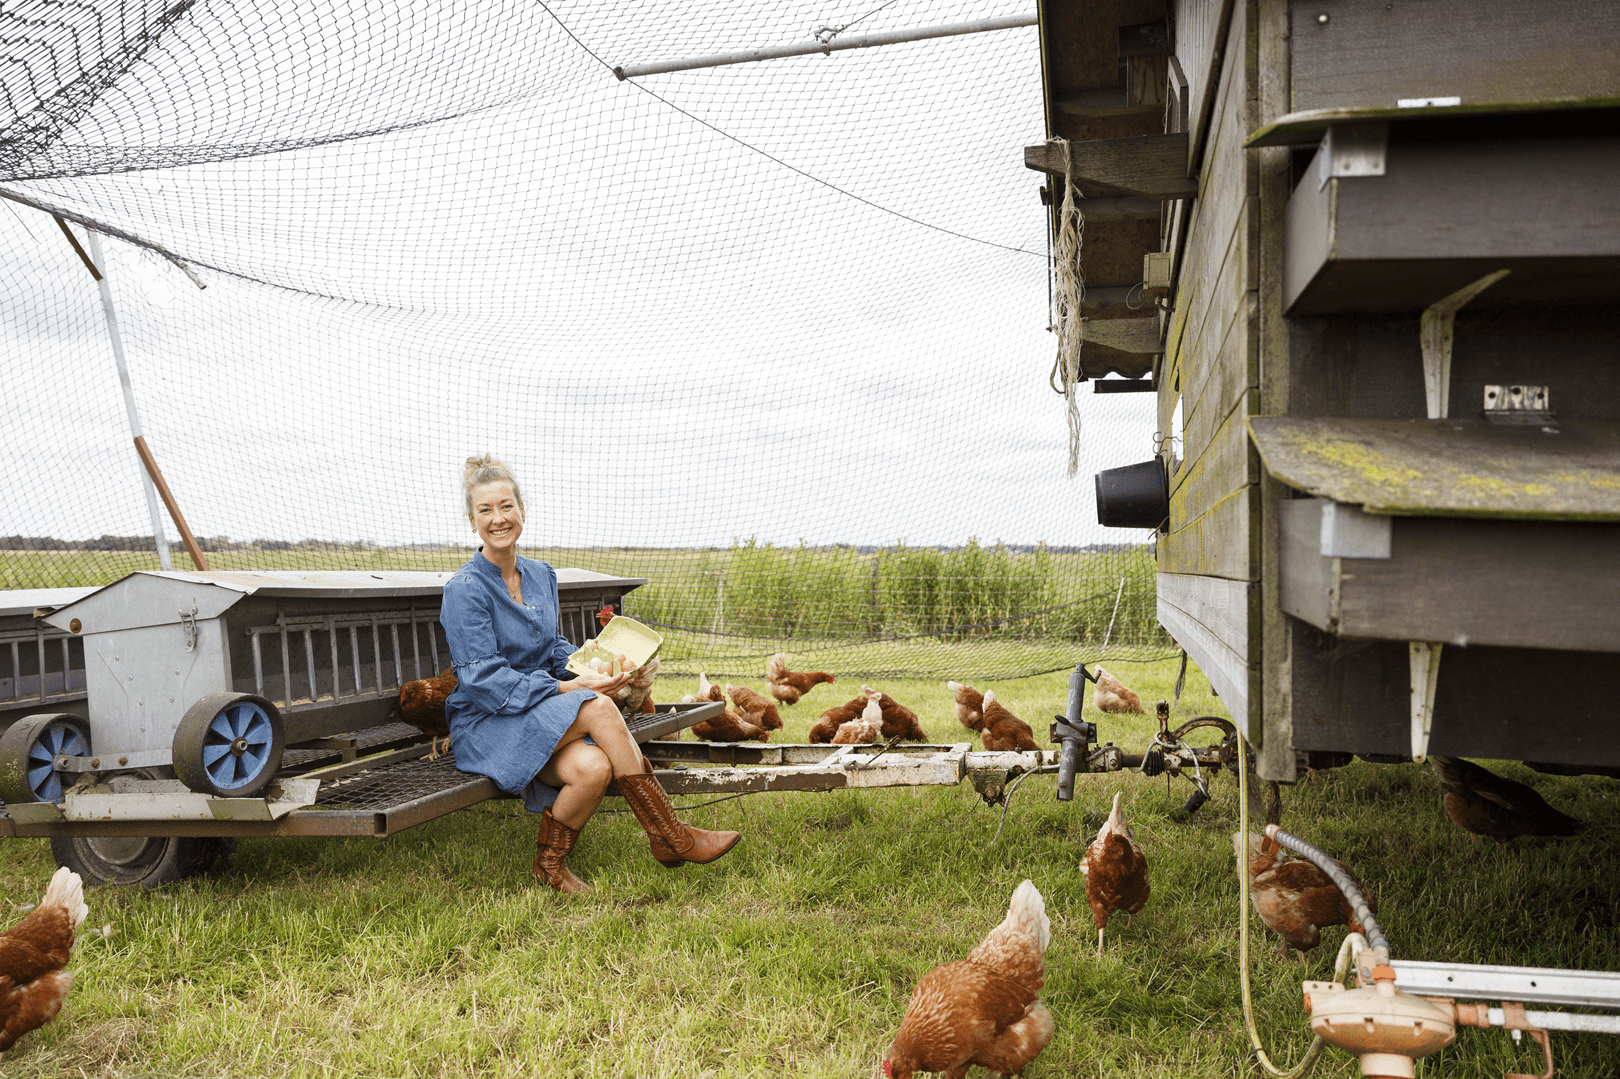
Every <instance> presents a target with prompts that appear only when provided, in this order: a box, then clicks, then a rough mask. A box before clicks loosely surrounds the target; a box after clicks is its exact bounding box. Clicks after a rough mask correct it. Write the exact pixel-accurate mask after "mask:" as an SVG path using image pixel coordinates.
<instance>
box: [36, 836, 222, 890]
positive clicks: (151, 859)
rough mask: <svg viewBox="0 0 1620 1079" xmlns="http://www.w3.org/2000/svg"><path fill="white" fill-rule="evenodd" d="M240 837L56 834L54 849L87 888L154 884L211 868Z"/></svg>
mask: <svg viewBox="0 0 1620 1079" xmlns="http://www.w3.org/2000/svg"><path fill="white" fill-rule="evenodd" d="M236 844H237V840H236V839H235V838H227V837H220V836H209V837H206V838H181V837H179V836H152V837H146V836H139V837H130V836H124V837H119V838H110V837H106V836H97V837H71V838H68V837H57V838H55V839H52V840H51V854H52V855H53V856H54V857H55V858H56V864H57V865H65V866H67V867H68V868H69V869H71V870H73V872H75V873H77V874H78V875H79V876H80V877H82V878H84V886H85V887H86V888H100V887H102V886H103V885H107V884H138V885H140V886H141V887H142V888H156V887H158V886H159V885H163V884H172V883H174V882H175V881H178V880H185V879H186V878H188V877H195V876H197V875H199V874H201V873H206V872H208V871H209V870H210V869H213V868H214V867H215V866H216V865H218V864H219V863H220V862H222V861H224V860H225V859H226V858H229V857H230V856H231V852H233V851H234V850H236Z"/></svg>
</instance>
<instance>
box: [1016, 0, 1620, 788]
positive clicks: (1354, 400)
mask: <svg viewBox="0 0 1620 1079" xmlns="http://www.w3.org/2000/svg"><path fill="white" fill-rule="evenodd" d="M1041 11H1042V16H1041V48H1042V63H1043V70H1044V86H1045V106H1046V115H1047V129H1048V132H1049V134H1050V135H1051V136H1053V138H1051V139H1049V141H1048V142H1047V143H1045V144H1043V145H1039V146H1031V147H1028V148H1026V150H1025V164H1026V165H1027V166H1028V167H1030V168H1032V169H1036V170H1039V171H1042V172H1044V173H1045V174H1046V175H1047V183H1046V185H1045V187H1044V189H1043V192H1042V194H1043V200H1044V201H1045V202H1047V203H1048V204H1049V206H1050V207H1051V211H1050V212H1051V215H1052V224H1053V228H1054V235H1058V234H1059V233H1060V232H1061V226H1062V224H1063V222H1062V220H1061V218H1062V216H1063V212H1064V211H1063V199H1064V195H1065V194H1066V193H1068V191H1069V188H1071V187H1072V188H1073V194H1074V195H1075V196H1078V197H1077V198H1075V199H1074V200H1073V205H1074V207H1075V212H1077V213H1078V214H1079V215H1081V216H1082V217H1083V219H1084V228H1083V232H1081V233H1080V237H1079V249H1080V250H1079V256H1078V259H1077V262H1078V266H1077V267H1075V269H1077V270H1078V271H1079V273H1080V274H1081V275H1083V280H1084V283H1085V294H1084V301H1083V310H1082V314H1083V315H1084V316H1085V317H1086V319H1087V321H1085V322H1084V323H1083V324H1082V329H1081V336H1082V341H1081V351H1080V360H1079V365H1078V369H1077V370H1075V371H1073V372H1072V373H1073V375H1074V381H1076V382H1085V381H1093V382H1094V385H1095V388H1096V390H1097V391H1098V392H1104V391H1132V390H1135V391H1143V392H1152V393H1155V394H1156V395H1157V401H1158V424H1157V426H1158V434H1157V436H1156V442H1155V445H1153V446H1144V447H1143V449H1144V451H1148V452H1153V453H1155V456H1154V457H1153V458H1152V459H1150V460H1149V461H1147V462H1144V464H1143V465H1141V466H1136V467H1134V468H1132V469H1128V470H1115V471H1114V472H1113V473H1105V474H1103V475H1101V476H1099V478H1098V484H1097V490H1098V500H1099V501H1098V511H1099V517H1100V519H1101V520H1102V521H1103V523H1105V524H1114V525H1127V526H1139V527H1143V528H1147V529H1153V530H1154V531H1155V532H1156V536H1155V540H1156V551H1157V559H1158V614H1159V620H1160V622H1161V623H1162V624H1163V625H1164V627H1165V628H1166V629H1167V630H1169V632H1170V633H1171V634H1172V635H1173V636H1174V637H1175V639H1176V640H1177V642H1178V643H1179V644H1181V645H1182V647H1183V648H1185V649H1186V651H1187V653H1188V654H1189V655H1190V656H1191V657H1192V659H1193V660H1195V661H1196V662H1197V664H1198V666H1199V667H1200V668H1201V669H1202V670H1203V671H1204V673H1205V674H1206V675H1208V677H1209V679H1210V681H1211V683H1212V684H1213V686H1214V688H1215V690H1216V691H1217V692H1218V693H1219V694H1220V696H1221V698H1222V700H1223V701H1225V703H1226V704H1227V706H1228V707H1229V708H1230V709H1231V712H1232V715H1233V717H1234V718H1235V719H1237V720H1238V721H1239V722H1240V723H1241V724H1242V725H1243V726H1244V727H1245V728H1246V733H1247V736H1248V738H1249V740H1250V741H1251V742H1252V743H1253V744H1254V745H1255V746H1257V747H1258V750H1259V762H1258V767H1259V772H1260V775H1261V776H1262V777H1264V778H1267V779H1278V780H1284V781H1291V780H1293V778H1294V776H1295V771H1296V768H1298V767H1299V766H1300V765H1301V764H1310V765H1312V766H1315V767H1321V766H1324V765H1330V764H1332V763H1334V762H1336V761H1344V760H1348V759H1349V757H1348V755H1349V754H1358V755H1361V756H1363V757H1365V758H1368V759H1371V760H1375V761H1393V760H1408V759H1412V760H1418V761H1422V760H1423V759H1424V758H1425V756H1426V755H1427V754H1429V753H1431V752H1433V753H1440V754H1446V755H1454V756H1482V757H1492V758H1514V759H1518V760H1524V761H1527V762H1533V765H1534V766H1535V767H1541V768H1544V769H1547V770H1552V771H1563V772H1570V771H1575V772H1578V771H1597V772H1609V773H1611V774H1614V772H1615V770H1616V769H1620V741H1617V740H1616V739H1615V738H1614V737H1613V735H1614V731H1613V729H1612V728H1613V723H1612V721H1610V720H1608V719H1606V718H1604V717H1605V716H1607V715H1608V714H1610V713H1612V711H1613V704H1612V701H1613V694H1614V692H1615V689H1616V687H1617V686H1620V334H1617V332H1616V329H1615V327H1616V324H1617V322H1616V316H1617V315H1620V306H1617V302H1620V204H1617V202H1616V200H1615V198H1614V193H1615V177H1616V176H1617V175H1620V134H1616V132H1617V131H1620V123H1617V121H1620V63H1617V61H1616V57H1620V8H1617V7H1616V6H1615V5H1613V4H1611V3H1606V2H1603V0H1561V2H1556V3H1537V4H1531V3H1521V2H1513V0H1495V2H1486V0H1402V2H1398V3H1389V2H1385V0H1376V2H1375V0H1318V2H1311V3H1306V2H1303V0H1252V2H1248V3H1235V2H1233V0H1225V2H1219V0H1177V2H1175V3H1172V4H1168V5H1166V4H1163V3H1159V2H1157V0H1102V2H1098V3H1084V4H1082V3H1057V2H1048V3H1045V4H1043V5H1042V8H1041ZM1062 273H1063V268H1062V267H1060V268H1059V274H1060V275H1061V274H1062ZM1137 294H1139V295H1140V296H1141V297H1143V299H1142V300H1141V301H1137V300H1136V295H1137ZM1105 376H1123V377H1105ZM1514 687H1521V688H1522V689H1524V690H1526V691H1525V692H1517V691H1514Z"/></svg>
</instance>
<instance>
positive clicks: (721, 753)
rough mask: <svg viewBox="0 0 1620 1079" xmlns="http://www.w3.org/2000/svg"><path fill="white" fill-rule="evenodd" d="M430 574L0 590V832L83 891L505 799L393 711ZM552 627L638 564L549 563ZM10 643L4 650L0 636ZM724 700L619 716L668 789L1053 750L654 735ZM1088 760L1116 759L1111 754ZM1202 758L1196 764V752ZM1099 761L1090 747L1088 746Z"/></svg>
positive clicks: (436, 581) (160, 878) (1001, 761)
mask: <svg viewBox="0 0 1620 1079" xmlns="http://www.w3.org/2000/svg"><path fill="white" fill-rule="evenodd" d="M448 577H449V574H448V573H424V572H384V573H367V572H319V573H299V572H283V571H256V572H235V573H218V572H207V571H204V572H141V573H135V574H131V575H130V576H128V577H125V578H123V579H122V580H120V581H117V582H115V583H113V584H111V585H108V586H106V587H104V588H100V589H92V588H80V589H49V590H35V591H29V592H10V593H0V664H3V663H4V662H5V661H7V660H9V664H10V665H9V667H5V666H3V665H0V717H3V718H4V719H6V720H7V721H8V725H7V726H6V728H5V730H4V733H3V734H0V798H3V799H4V804H3V805H0V837H39V838H49V839H50V841H51V849H52V852H53V854H55V856H56V859H57V861H58V862H59V863H60V864H63V865H66V866H69V867H70V868H72V869H74V870H75V871H76V872H79V873H80V874H81V875H83V876H84V877H85V878H86V880H87V881H88V882H90V883H92V884H104V883H141V884H146V885H155V884H160V883H163V882H165V881H170V880H176V879H180V878H183V877H186V876H190V875H193V874H195V873H199V872H203V871H206V870H207V869H209V868H210V867H211V866H212V865H213V864H214V863H215V862H217V861H218V860H219V859H220V858H221V857H223V856H225V855H227V854H229V853H230V851H231V850H232V848H233V847H234V846H235V844H236V841H237V840H238V839H239V838H241V837H244V836H377V837H382V836H388V835H392V834H393V833H395V832H399V831H402V830H404V829H406V828H410V827H412V826H414V825H417V824H421V823H423V822H425V821H429V820H432V819H434V818H437V817H440V816H443V815H444V814H446V813H450V812H453V811H455V810H457V809H462V808H465V807H467V806H470V805H474V804H477V803H478V802H482V801H485V800H487V799H490V798H495V797H501V796H503V794H502V792H501V791H499V790H498V789H497V788H496V787H495V785H494V784H493V783H491V782H490V781H489V780H488V779H486V778H484V777H483V776H478V775H471V774H468V773H465V772H461V771H458V770H457V768H456V765H455V758H454V756H453V750H452V754H450V755H445V756H441V757H438V758H437V759H434V760H427V759H424V757H423V754H424V751H425V750H426V749H427V746H428V743H427V741H426V736H425V735H423V734H422V732H421V731H419V730H417V729H416V728H415V727H412V726H410V725H409V724H405V723H399V722H394V721H393V718H392V716H391V715H390V713H391V712H392V711H393V709H394V706H395V703H396V701H397V700H398V696H399V691H400V688H401V686H403V685H404V683H406V682H408V681H412V680H414V679H418V678H426V677H429V676H432V675H434V674H437V673H438V672H439V671H440V670H442V669H443V668H444V667H445V666H448V665H449V649H448V646H447V644H446V642H445V638H444V630H443V628H442V627H441V626H440V625H439V605H440V601H441V598H442V594H443V586H444V581H445V580H446V579H447V578H448ZM557 577H558V592H559V598H560V600H561V607H562V617H561V623H562V631H563V634H564V636H566V637H568V639H570V640H571V641H573V642H574V643H575V644H582V643H583V642H584V641H585V639H586V638H588V637H590V636H594V630H595V628H596V623H597V618H598V615H599V613H600V612H602V610H603V609H604V608H608V609H612V610H613V611H614V612H615V613H619V612H621V611H622V609H623V597H624V595H625V593H627V592H629V591H630V590H632V589H634V588H637V587H640V586H641V585H642V584H645V583H646V581H645V579H643V578H624V577H612V576H608V575H605V574H600V573H595V572H592V571H589V570H580V569H559V570H558V571H557ZM8 645H9V648H8V647H7V646H8ZM723 708H724V705H723V704H719V703H711V702H704V703H699V704H660V705H658V706H657V710H656V712H654V713H653V714H651V715H643V716H639V717H632V718H631V720H630V727H631V731H632V733H633V734H634V735H635V737H636V739H637V740H638V741H639V742H641V743H642V746H643V752H644V753H645V754H646V755H647V756H648V758H649V759H650V760H652V761H654V762H655V764H656V765H658V771H657V775H658V777H659V781H660V783H661V784H662V785H663V786H664V787H665V788H666V789H667V790H668V791H670V792H671V793H672V794H694V793H705V792H715V791H729V792H742V791H819V790H831V789H837V788H859V787H882V786H916V785H954V784H957V783H959V782H961V781H962V780H963V779H964V778H966V777H968V776H969V775H970V774H972V775H974V776H976V777H980V778H979V786H980V790H981V792H986V793H987V795H988V796H990V797H994V796H995V795H996V794H997V793H999V791H1000V789H1001V785H1002V784H1004V783H1005V782H1006V780H1007V779H1009V778H1010V777H1011V776H1013V775H1017V774H1020V773H1022V772H1025V771H1030V770H1034V769H1038V768H1043V767H1047V766H1050V765H1051V763H1052V761H1053V760H1054V759H1055V755H1054V754H1053V753H1051V752H1040V751H1036V752H1033V753H1016V752H1014V753H993V752H992V753H973V752H969V750H970V744H969V743H966V742H962V743H955V744H950V745H923V744H908V745H905V746H891V747H888V748H887V749H886V748H885V747H882V746H856V745H838V746H824V745H758V744H755V743H746V744H742V745H734V744H731V743H706V742H677V741H661V740H660V739H662V738H663V737H664V736H667V735H669V734H672V733H675V732H678V731H680V730H682V729H684V728H686V727H689V726H691V725H693V724H694V723H699V722H702V721H703V720H706V719H712V718H714V717H716V716H718V715H719V714H720V713H721V711H722V710H723ZM1108 749H1109V750H1111V751H1112V754H1113V756H1112V757H1111V758H1108V759H1107V760H1106V761H1105V762H1104V763H1103V765H1102V766H1103V767H1111V768H1116V769H1117V768H1118V767H1120V764H1121V761H1122V760H1124V758H1121V757H1120V754H1119V752H1118V751H1117V750H1112V747H1108ZM1213 752H1214V751H1213V750H1212V751H1205V754H1204V758H1203V759H1204V760H1205V762H1206V763H1213V757H1212V756H1211V754H1212V753H1213ZM1099 753H1102V754H1103V757H1107V753H1105V752H1104V751H1099Z"/></svg>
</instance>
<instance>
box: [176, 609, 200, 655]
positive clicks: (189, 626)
mask: <svg viewBox="0 0 1620 1079" xmlns="http://www.w3.org/2000/svg"><path fill="white" fill-rule="evenodd" d="M180 629H181V631H182V632H183V633H185V635H186V651H187V652H195V651H196V650H197V605H196V604H195V603H193V604H192V605H191V609H190V610H187V609H186V608H184V607H182V608H180Z"/></svg>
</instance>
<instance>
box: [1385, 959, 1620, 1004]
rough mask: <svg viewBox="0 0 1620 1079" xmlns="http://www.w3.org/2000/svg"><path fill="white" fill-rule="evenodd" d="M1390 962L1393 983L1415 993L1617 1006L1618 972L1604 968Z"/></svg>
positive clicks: (1619, 998) (1533, 1002)
mask: <svg viewBox="0 0 1620 1079" xmlns="http://www.w3.org/2000/svg"><path fill="white" fill-rule="evenodd" d="M1389 965H1390V966H1392V967H1394V968H1395V987H1396V988H1397V989H1399V990H1400V991H1401V992H1403V993H1411V994H1412V995H1414V996H1424V997H1451V998H1453V999H1455V1000H1512V1001H1517V1002H1519V1003H1521V1004H1562V1005H1566V1006H1569V1007H1577V1008H1620V974H1615V973H1609V972H1606V971H1595V970H1556V969H1550V968H1545V967H1501V966H1490V965H1480V964H1473V963H1416V962H1413V961H1411V960H1409V959H1394V960H1391V961H1390V964H1389Z"/></svg>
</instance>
